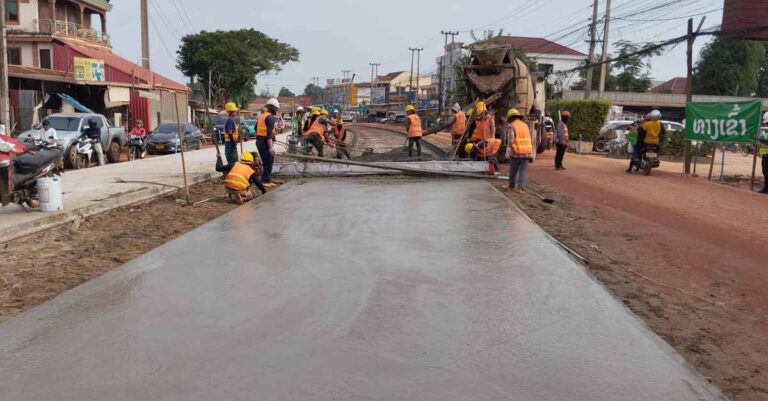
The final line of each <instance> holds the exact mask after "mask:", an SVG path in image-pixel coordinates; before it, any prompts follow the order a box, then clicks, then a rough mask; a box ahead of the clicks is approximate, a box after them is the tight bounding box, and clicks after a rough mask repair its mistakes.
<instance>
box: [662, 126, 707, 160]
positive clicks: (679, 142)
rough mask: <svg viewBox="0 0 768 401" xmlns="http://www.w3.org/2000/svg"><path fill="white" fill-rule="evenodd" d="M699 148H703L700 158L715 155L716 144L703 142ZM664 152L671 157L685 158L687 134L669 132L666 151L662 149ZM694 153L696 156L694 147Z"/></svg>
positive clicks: (665, 143) (665, 145)
mask: <svg viewBox="0 0 768 401" xmlns="http://www.w3.org/2000/svg"><path fill="white" fill-rule="evenodd" d="M699 146H701V150H700V152H699V156H700V157H703V156H708V155H711V154H713V150H714V148H715V145H714V143H712V142H701V143H700V144H699ZM662 152H663V153H664V154H668V155H671V156H683V155H684V154H685V132H684V131H675V132H672V133H669V132H667V138H666V140H665V141H664V149H662ZM693 153H694V154H696V147H695V146H694V147H693Z"/></svg>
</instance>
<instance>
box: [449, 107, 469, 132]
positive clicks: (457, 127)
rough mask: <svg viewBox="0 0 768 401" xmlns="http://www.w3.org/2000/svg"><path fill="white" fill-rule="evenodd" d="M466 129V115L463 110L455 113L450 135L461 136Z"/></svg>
mask: <svg viewBox="0 0 768 401" xmlns="http://www.w3.org/2000/svg"><path fill="white" fill-rule="evenodd" d="M466 130H467V115H466V114H464V112H463V111H460V112H458V113H456V120H455V121H454V122H453V125H452V126H451V135H453V136H462V135H464V131H466Z"/></svg>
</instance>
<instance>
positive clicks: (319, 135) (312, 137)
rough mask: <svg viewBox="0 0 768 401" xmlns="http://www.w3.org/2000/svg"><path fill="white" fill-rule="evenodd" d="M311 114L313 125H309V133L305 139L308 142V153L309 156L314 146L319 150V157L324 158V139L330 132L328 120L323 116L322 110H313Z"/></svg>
mask: <svg viewBox="0 0 768 401" xmlns="http://www.w3.org/2000/svg"><path fill="white" fill-rule="evenodd" d="M326 113H327V112H326ZM311 114H312V115H311V118H310V121H311V123H308V125H309V126H308V128H307V131H306V132H304V139H305V140H306V141H307V150H306V153H307V154H309V153H310V152H311V151H312V147H313V146H314V147H315V148H317V155H318V156H319V157H323V142H324V141H323V138H325V137H326V132H327V131H328V119H326V118H325V117H324V116H323V115H322V111H321V110H320V109H315V110H312V113H311Z"/></svg>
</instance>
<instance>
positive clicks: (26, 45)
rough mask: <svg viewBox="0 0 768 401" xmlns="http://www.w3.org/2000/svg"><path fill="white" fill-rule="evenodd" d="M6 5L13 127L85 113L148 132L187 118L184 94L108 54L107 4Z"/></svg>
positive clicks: (35, 1) (97, 0)
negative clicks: (138, 122)
mask: <svg viewBox="0 0 768 401" xmlns="http://www.w3.org/2000/svg"><path fill="white" fill-rule="evenodd" d="M0 1H5V5H6V13H5V16H3V17H4V18H5V20H6V24H7V42H8V54H7V56H8V75H9V88H10V102H11V121H10V124H9V125H8V126H9V127H13V126H14V125H15V127H16V128H15V130H16V131H23V130H26V129H29V128H30V126H31V125H32V124H34V123H36V122H38V121H40V120H41V119H42V118H43V117H44V116H45V115H47V114H50V113H55V112H61V111H65V112H67V111H76V110H80V111H82V110H84V109H85V108H87V109H90V110H93V111H95V112H98V113H103V114H104V115H106V116H107V118H108V119H110V120H111V121H112V122H113V123H114V124H115V125H128V126H132V125H133V124H134V122H135V121H136V120H137V119H142V120H144V121H145V122H146V123H147V125H148V126H149V127H150V128H154V127H155V126H156V125H157V124H159V123H161V122H164V121H171V120H174V119H175V118H176V117H175V112H174V98H173V95H174V94H177V96H178V102H179V112H180V118H181V119H182V120H187V119H188V111H187V110H188V108H187V103H188V93H189V89H188V88H187V87H186V86H185V85H183V84H180V83H177V82H174V81H172V80H170V79H168V78H165V77H163V76H161V75H159V74H156V73H154V72H152V71H149V70H147V69H145V68H142V67H141V66H139V65H137V64H135V63H132V62H130V61H128V60H126V59H124V58H122V57H120V56H118V55H116V54H114V53H113V52H112V45H111V42H110V37H109V33H108V32H107V14H108V12H109V11H110V10H112V4H110V3H109V1H105V0H0Z"/></svg>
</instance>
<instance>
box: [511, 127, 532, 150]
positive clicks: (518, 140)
mask: <svg viewBox="0 0 768 401" xmlns="http://www.w3.org/2000/svg"><path fill="white" fill-rule="evenodd" d="M512 127H513V128H514V129H515V137H514V138H513V140H512V153H513V154H516V155H532V154H533V143H532V142H531V131H530V130H529V129H528V124H526V123H524V122H523V121H521V120H515V121H513V122H512Z"/></svg>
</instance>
